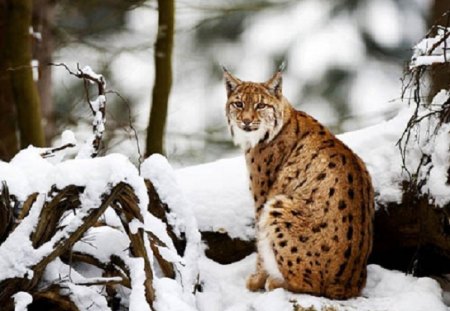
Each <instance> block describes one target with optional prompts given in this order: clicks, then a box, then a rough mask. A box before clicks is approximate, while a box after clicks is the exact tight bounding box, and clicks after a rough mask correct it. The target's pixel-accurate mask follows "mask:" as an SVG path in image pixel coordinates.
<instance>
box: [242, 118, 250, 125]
mask: <svg viewBox="0 0 450 311" xmlns="http://www.w3.org/2000/svg"><path fill="white" fill-rule="evenodd" d="M242 123H244V125H245V126H248V125H250V123H252V120H251V119H243V120H242Z"/></svg>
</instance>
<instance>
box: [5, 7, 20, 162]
mask: <svg viewBox="0 0 450 311" xmlns="http://www.w3.org/2000/svg"><path fill="white" fill-rule="evenodd" d="M7 17H8V1H7V0H0V160H3V161H9V160H10V159H11V158H12V157H13V156H14V155H15V154H16V153H17V151H19V141H18V139H17V133H16V109H15V106H14V102H13V94H12V87H11V75H10V73H9V72H8V71H7V68H8V67H9V65H8V61H7V58H6V55H7V49H8V45H7V41H6V36H7V29H8V27H10V25H8V23H7Z"/></svg>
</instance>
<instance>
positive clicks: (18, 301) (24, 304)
mask: <svg viewBox="0 0 450 311" xmlns="http://www.w3.org/2000/svg"><path fill="white" fill-rule="evenodd" d="M12 298H13V299H14V311H27V310H28V305H29V304H30V303H32V302H33V297H32V296H31V295H30V294H29V293H26V292H18V293H15V294H14V295H13V296H12Z"/></svg>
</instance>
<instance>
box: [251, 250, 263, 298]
mask: <svg viewBox="0 0 450 311" xmlns="http://www.w3.org/2000/svg"><path fill="white" fill-rule="evenodd" d="M266 280H267V273H266V271H265V270H264V267H263V263H262V259H261V255H260V254H259V253H258V257H257V258H256V272H255V273H253V274H251V275H250V276H249V277H248V278H247V288H248V289H249V290H250V291H252V292H256V291H258V290H261V289H264V285H265V284H266Z"/></svg>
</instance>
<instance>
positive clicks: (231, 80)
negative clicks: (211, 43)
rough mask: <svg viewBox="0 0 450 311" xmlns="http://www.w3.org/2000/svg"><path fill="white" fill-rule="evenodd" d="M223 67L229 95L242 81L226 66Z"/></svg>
mask: <svg viewBox="0 0 450 311" xmlns="http://www.w3.org/2000/svg"><path fill="white" fill-rule="evenodd" d="M222 69H223V77H224V79H225V88H226V89H227V96H228V97H229V96H230V95H231V93H233V92H234V90H235V89H236V87H237V86H238V85H239V84H241V83H242V81H241V80H239V79H238V78H236V77H235V76H233V75H232V74H231V73H230V72H229V71H228V69H227V68H225V67H224V66H222Z"/></svg>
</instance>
